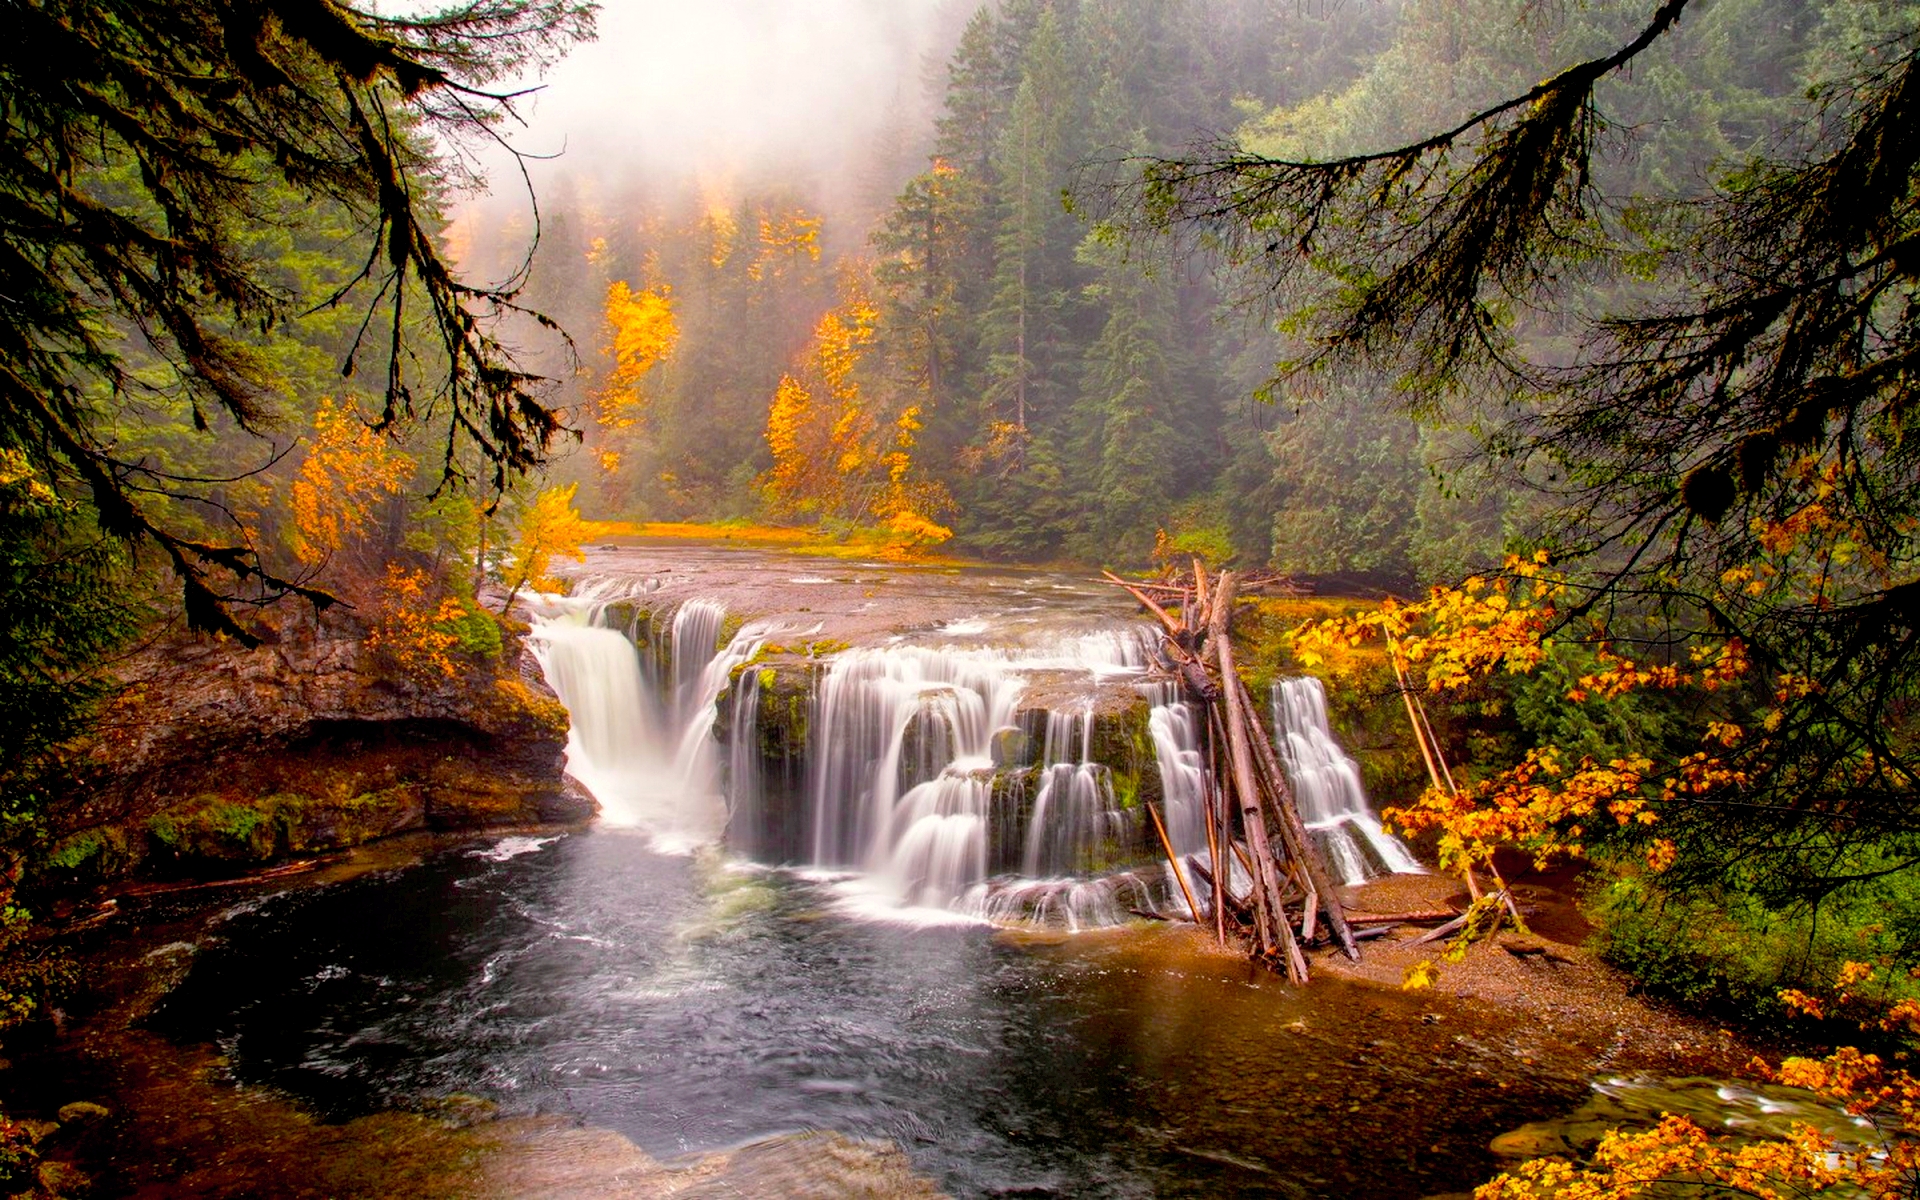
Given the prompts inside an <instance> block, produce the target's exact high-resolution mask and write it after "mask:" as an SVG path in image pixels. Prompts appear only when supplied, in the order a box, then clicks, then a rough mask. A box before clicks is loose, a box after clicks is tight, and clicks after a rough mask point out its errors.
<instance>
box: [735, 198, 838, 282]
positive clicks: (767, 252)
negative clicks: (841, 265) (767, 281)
mask: <svg viewBox="0 0 1920 1200" xmlns="http://www.w3.org/2000/svg"><path fill="white" fill-rule="evenodd" d="M820 225H821V219H820V218H819V217H817V216H814V215H813V214H811V213H809V212H807V211H806V210H805V209H800V208H794V209H788V210H786V211H785V212H778V213H769V214H765V215H763V216H761V218H760V253H759V255H758V257H756V258H755V259H754V261H753V265H752V266H750V267H748V268H747V277H748V278H750V279H752V280H754V281H755V282H758V281H759V280H761V279H763V278H765V277H766V276H768V275H770V274H777V273H778V271H779V268H780V263H781V262H782V261H783V260H788V259H796V258H803V259H805V260H807V261H808V262H819V261H820Z"/></svg>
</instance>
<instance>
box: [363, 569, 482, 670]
mask: <svg viewBox="0 0 1920 1200" xmlns="http://www.w3.org/2000/svg"><path fill="white" fill-rule="evenodd" d="M434 591H435V588H434V586H433V579H432V577H431V576H429V575H428V574H427V573H426V572H425V571H418V570H409V569H407V568H406V567H403V566H401V565H400V564H398V563H388V564H387V577H386V583H385V586H384V587H382V589H381V591H380V601H379V605H378V607H377V608H376V609H375V610H374V623H373V628H372V629H371V630H369V631H368V632H367V641H366V646H367V649H368V650H369V651H372V652H373V653H374V654H376V655H378V656H379V657H381V658H384V659H386V660H387V661H388V662H391V663H393V664H394V665H395V666H397V667H399V668H400V669H401V670H402V671H404V672H405V673H407V674H409V675H412V676H415V677H416V678H431V677H433V676H436V675H438V676H442V677H445V678H448V679H451V678H452V677H453V676H454V675H455V674H456V673H457V671H458V666H457V664H456V663H455V661H454V658H453V651H454V648H455V647H457V646H458V645H459V644H460V640H459V639H458V638H457V637H455V636H454V635H453V634H452V633H450V632H448V630H447V629H446V628H445V625H446V624H447V623H448V622H450V621H457V620H459V619H460V618H461V617H463V616H465V615H466V611H467V610H466V607H465V606H464V605H462V604H461V603H460V601H458V600H456V599H454V598H453V597H452V596H442V597H441V598H440V599H438V600H437V601H436V600H435V599H434V597H433V593H434Z"/></svg>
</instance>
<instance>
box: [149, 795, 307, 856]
mask: <svg viewBox="0 0 1920 1200" xmlns="http://www.w3.org/2000/svg"><path fill="white" fill-rule="evenodd" d="M274 800H275V797H264V798H262V800H261V801H259V802H258V803H257V805H256V804H255V803H247V802H243V801H238V800H234V799H231V798H229V797H225V796H220V795H215V794H210V793H209V794H202V795H199V796H195V797H193V798H192V799H190V800H186V801H182V802H180V803H177V804H174V805H172V806H170V807H168V808H165V809H163V810H161V811H160V812H157V813H155V814H154V815H152V816H151V817H148V818H147V837H148V842H149V845H150V847H151V849H152V850H153V853H154V856H155V857H157V858H167V859H171V860H173V861H175V862H177V863H181V864H183V865H196V864H249V865H250V864H257V863H265V862H271V861H272V860H273V859H275V858H276V857H278V856H279V853H280V824H279V822H278V821H277V820H276V819H275V815H276V809H275V807H274V805H273V801H274Z"/></svg>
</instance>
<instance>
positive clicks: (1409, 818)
mask: <svg viewBox="0 0 1920 1200" xmlns="http://www.w3.org/2000/svg"><path fill="white" fill-rule="evenodd" d="M1652 767H1653V764H1652V762H1650V761H1649V760H1647V759H1645V758H1642V757H1639V756H1634V757H1630V758H1621V759H1615V760H1613V761H1612V762H1609V763H1606V764H1604V765H1602V764H1596V763H1594V762H1592V761H1591V760H1583V761H1582V762H1581V763H1580V765H1579V766H1578V767H1577V768H1575V769H1574V770H1572V771H1567V770H1566V769H1565V768H1564V767H1563V766H1562V764H1561V762H1560V752H1559V750H1558V749H1556V748H1554V747H1551V746H1547V747H1541V748H1536V749H1534V750H1529V751H1528V752H1527V754H1526V756H1525V758H1523V759H1522V760H1521V761H1520V762H1519V763H1518V764H1517V765H1515V766H1514V767H1511V768H1509V769H1508V770H1506V771H1502V772H1500V773H1498V774H1496V775H1493V776H1491V777H1489V778H1487V779H1483V780H1481V781H1479V782H1477V783H1473V784H1470V785H1468V786H1467V787H1465V788H1462V789H1461V790H1459V791H1458V792H1455V793H1451V794H1449V793H1447V792H1445V791H1443V790H1441V789H1439V788H1429V789H1427V791H1426V792H1424V793H1423V794H1422V795H1421V796H1420V798H1419V799H1418V800H1417V801H1415V802H1414V804H1413V805H1412V806H1411V807H1408V808H1394V809H1388V810H1387V811H1386V812H1385V813H1383V814H1382V816H1383V817H1384V818H1385V819H1386V820H1388V821H1391V822H1392V823H1394V824H1395V825H1397V826H1399V827H1400V828H1401V829H1402V830H1404V831H1405V832H1407V833H1409V834H1415V833H1420V832H1422V831H1424V830H1427V829H1438V830H1439V831H1440V839H1439V852H1440V865H1441V866H1443V867H1446V868H1448V869H1450V870H1458V869H1460V868H1462V867H1467V866H1482V865H1485V864H1486V863H1487V862H1489V861H1491V859H1492V857H1493V852H1494V850H1495V849H1497V848H1499V847H1501V846H1513V847H1516V848H1518V849H1522V850H1525V851H1526V852H1528V853H1530V854H1532V855H1533V856H1534V857H1535V859H1536V860H1538V861H1539V862H1540V863H1541V865H1543V866H1544V865H1545V864H1546V862H1547V861H1548V860H1549V859H1552V858H1555V857H1572V856H1578V855H1580V854H1582V853H1584V852H1585V847H1584V845H1583V844H1582V842H1581V841H1580V837H1581V834H1582V833H1583V832H1584V830H1585V826H1584V825H1583V824H1582V823H1581V822H1583V821H1584V820H1585V819H1586V818H1589V817H1591V816H1592V815H1593V814H1594V813H1595V812H1596V811H1601V810H1604V811H1605V812H1607V813H1608V814H1609V815H1610V816H1612V817H1613V819H1614V820H1615V822H1616V823H1618V824H1621V825H1626V824H1629V823H1637V824H1643V825H1648V824H1652V823H1653V822H1654V821H1655V820H1656V819H1657V817H1656V814H1655V813H1654V812H1653V811H1652V810H1651V809H1650V808H1648V807H1647V801H1646V798H1645V795H1644V792H1643V788H1644V786H1645V784H1646V781H1647V775H1648V772H1649V771H1650V770H1651V769H1652Z"/></svg>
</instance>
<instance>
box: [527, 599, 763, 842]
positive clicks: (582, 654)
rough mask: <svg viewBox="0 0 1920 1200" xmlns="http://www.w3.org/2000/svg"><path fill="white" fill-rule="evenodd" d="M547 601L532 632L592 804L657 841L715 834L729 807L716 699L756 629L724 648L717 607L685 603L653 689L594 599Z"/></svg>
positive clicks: (575, 770)
mask: <svg viewBox="0 0 1920 1200" xmlns="http://www.w3.org/2000/svg"><path fill="white" fill-rule="evenodd" d="M547 607H548V609H549V612H548V615H546V616H544V617H538V618H536V621H535V625H534V630H533V635H532V637H531V639H530V641H531V643H532V646H533V651H534V656H535V657H536V659H538V661H539V663H540V666H541V669H542V670H543V671H544V672H545V674H546V677H547V682H548V683H549V684H550V685H551V686H552V687H553V690H554V692H555V693H556V694H558V695H559V697H560V701H561V703H563V704H564V705H566V708H567V712H568V715H569V716H570V718H571V727H570V728H569V730H568V733H567V773H568V774H570V775H572V776H573V777H574V778H575V779H577V780H579V781H580V783H581V784H582V786H584V787H585V788H586V789H587V790H588V791H589V792H592V793H593V796H594V799H596V800H598V801H599V802H600V819H601V821H602V822H603V823H605V824H608V825H619V826H633V827H637V828H640V829H643V830H645V831H646V832H647V833H649V834H650V835H651V836H652V837H653V839H654V841H655V842H656V843H657V844H658V845H659V846H660V847H661V848H662V849H666V850H673V851H684V850H688V849H691V848H693V847H695V846H700V845H705V844H709V843H712V842H714V841H717V840H719V838H720V836H721V834H722V832H723V831H724V830H725V829H726V825H727V807H726V801H725V798H724V796H723V795H722V783H721V775H722V771H721V764H720V755H719V747H718V745H717V743H716V742H715V741H714V738H713V723H714V718H715V715H716V713H715V705H716V702H717V700H718V697H719V695H720V693H721V691H722V690H723V689H725V687H726V685H727V679H728V676H729V674H730V673H731V671H732V670H733V668H734V667H736V666H738V665H739V664H741V663H743V662H745V661H747V660H748V659H749V658H751V657H752V656H753V655H754V654H755V653H756V652H757V651H758V650H759V648H760V644H761V641H762V640H763V635H762V631H761V630H759V629H758V628H757V627H755V626H751V625H749V626H747V627H744V628H742V629H741V631H740V632H739V633H738V634H736V635H735V636H734V638H733V639H732V641H731V642H730V643H729V644H728V645H727V646H726V647H725V648H724V649H722V648H721V647H720V646H719V644H718V643H719V638H720V631H721V627H722V623H723V621H724V620H725V617H726V609H725V607H724V606H722V605H720V604H717V603H715V602H713V601H708V600H689V601H687V602H686V603H685V604H683V605H681V606H680V609H679V610H678V611H677V612H676V613H675V614H674V620H673V624H672V627H671V631H670V632H669V634H668V636H667V638H666V639H665V640H664V645H662V646H660V647H659V649H660V650H661V651H662V652H664V653H665V654H666V655H667V659H668V663H669V665H670V668H671V680H672V685H671V688H670V689H669V690H668V691H667V693H666V694H665V695H657V694H655V693H656V691H657V689H656V688H653V687H649V686H646V685H647V684H648V683H649V682H650V681H652V680H654V679H656V678H657V677H658V675H659V672H658V670H657V667H655V668H654V669H649V668H650V664H647V663H645V662H643V660H642V658H641V655H640V653H639V652H638V651H637V650H636V649H635V647H634V645H633V642H632V641H631V640H629V638H628V636H627V634H625V633H623V632H621V631H619V630H615V629H609V628H606V627H605V625H604V624H603V623H602V622H603V621H604V618H605V615H606V612H607V604H606V602H605V601H604V600H602V599H599V598H591V597H590V598H585V599H581V600H578V601H576V602H574V603H571V604H570V603H567V602H565V601H563V600H558V599H555V600H551V601H549V602H548V603H547Z"/></svg>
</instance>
